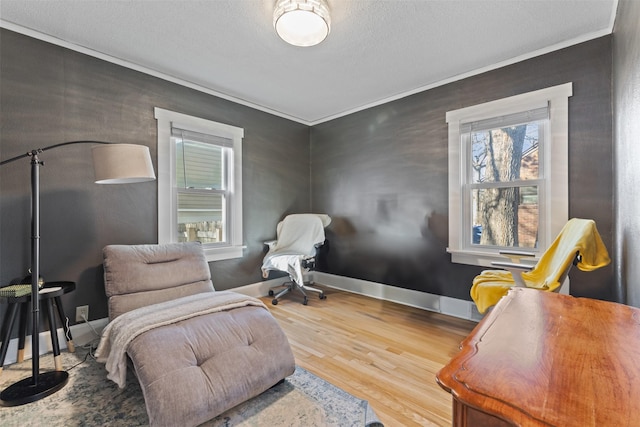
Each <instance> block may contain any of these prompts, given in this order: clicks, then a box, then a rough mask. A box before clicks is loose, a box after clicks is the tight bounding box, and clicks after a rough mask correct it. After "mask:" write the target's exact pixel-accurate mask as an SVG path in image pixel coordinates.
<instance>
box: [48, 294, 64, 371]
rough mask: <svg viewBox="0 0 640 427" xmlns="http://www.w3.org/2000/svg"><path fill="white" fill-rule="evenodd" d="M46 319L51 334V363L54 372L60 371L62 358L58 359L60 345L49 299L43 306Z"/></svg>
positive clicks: (51, 302) (51, 303)
mask: <svg viewBox="0 0 640 427" xmlns="http://www.w3.org/2000/svg"><path fill="white" fill-rule="evenodd" d="M44 307H45V311H46V312H47V317H48V319H49V331H50V332H51V344H52V345H53V361H54V363H55V369H56V371H62V357H60V344H59V343H58V330H57V328H56V318H55V316H54V315H53V301H52V300H51V298H49V299H47V300H46V303H45V304H44Z"/></svg>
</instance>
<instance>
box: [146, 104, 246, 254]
mask: <svg viewBox="0 0 640 427" xmlns="http://www.w3.org/2000/svg"><path fill="white" fill-rule="evenodd" d="M154 114H155V118H156V120H157V126H158V243H174V242H177V236H178V232H177V227H178V206H177V187H176V184H175V182H176V151H175V147H174V144H173V142H172V138H171V128H172V127H178V128H180V129H184V130H189V131H193V132H200V133H204V134H208V135H215V136H218V137H222V138H228V139H230V140H232V141H233V148H232V152H233V160H232V162H230V167H231V171H230V174H229V175H230V176H231V177H232V178H233V179H232V180H231V182H230V183H229V192H230V193H229V194H230V195H231V197H230V198H231V200H229V201H228V203H229V206H230V211H231V212H230V215H229V216H228V218H227V219H228V224H225V226H226V227H228V236H229V241H228V243H227V244H226V245H220V244H215V245H214V244H212V245H206V244H205V245H203V248H204V252H205V256H206V258H207V261H220V260H225V259H233V258H240V257H242V255H243V249H244V248H245V246H244V245H243V235H242V139H243V138H244V129H242V128H239V127H235V126H231V125H226V124H223V123H217V122H214V121H211V120H206V119H202V118H199V117H194V116H189V115H187V114H182V113H177V112H175V111H169V110H165V109H162V108H157V107H156V108H155V109H154Z"/></svg>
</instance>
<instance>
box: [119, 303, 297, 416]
mask: <svg viewBox="0 0 640 427" xmlns="http://www.w3.org/2000/svg"><path fill="white" fill-rule="evenodd" d="M167 343H171V345H170V346H168V345H167ZM128 353H129V355H130V357H131V359H132V360H133V365H134V368H135V371H136V374H137V376H138V379H139V381H140V384H141V386H142V390H143V393H144V398H145V402H146V403H147V412H148V415H149V422H150V424H151V425H152V426H178V425H180V426H187V425H194V426H195V425H198V424H201V423H203V422H205V421H207V420H209V419H211V418H213V417H215V416H217V415H219V414H221V413H223V412H224V411H226V410H228V409H230V408H232V407H234V406H236V405H238V404H239V403H242V402H244V401H245V400H248V399H250V398H252V397H254V396H257V395H258V394H260V393H262V392H263V391H265V390H267V389H268V388H270V387H271V386H273V385H274V384H276V383H278V382H279V381H280V380H282V379H283V378H285V377H287V376H289V375H291V374H293V371H294V370H295V362H294V358H293V354H292V352H291V348H290V347H289V343H288V341H287V338H286V336H285V335H284V333H283V332H282V330H281V329H280V327H279V325H278V324H277V322H276V320H275V319H274V318H273V317H272V316H271V314H270V313H269V312H268V311H267V310H265V309H263V308H260V307H242V308H238V309H234V310H230V311H225V312H220V313H214V314H209V315H205V316H199V317H194V318H191V319H188V320H184V321H182V322H178V323H175V324H173V325H169V326H164V327H161V328H157V329H153V330H150V331H148V332H146V333H144V334H142V335H140V336H139V337H137V338H136V339H135V340H134V341H133V342H132V343H131V344H130V345H129V350H128Z"/></svg>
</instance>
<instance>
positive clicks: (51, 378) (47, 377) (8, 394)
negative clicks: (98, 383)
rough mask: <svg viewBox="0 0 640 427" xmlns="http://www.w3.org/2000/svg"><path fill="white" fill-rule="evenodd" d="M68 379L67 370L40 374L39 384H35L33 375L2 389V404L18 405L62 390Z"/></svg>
mask: <svg viewBox="0 0 640 427" xmlns="http://www.w3.org/2000/svg"><path fill="white" fill-rule="evenodd" d="M67 381H69V373H68V372H65V371H52V372H44V373H42V374H39V375H38V384H37V385H33V377H29V378H25V379H23V380H20V381H18V382H17V383H14V384H12V385H10V386H9V387H7V388H5V389H4V390H2V393H0V405H1V406H18V405H24V404H27V403H31V402H35V401H36V400H40V399H42V398H45V397H47V396H49V395H51V394H53V393H55V392H56V391H58V390H60V389H61V388H62V387H64V386H65V384H67Z"/></svg>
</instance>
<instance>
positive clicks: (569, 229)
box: [471, 218, 611, 313]
mask: <svg viewBox="0 0 640 427" xmlns="http://www.w3.org/2000/svg"><path fill="white" fill-rule="evenodd" d="M576 252H579V253H580V255H581V256H582V259H581V260H580V262H579V263H578V264H577V267H578V268H579V269H580V270H582V271H592V270H596V269H598V268H600V267H604V266H605V265H607V264H609V263H610V262H611V260H610V259H609V253H608V252H607V248H606V246H605V245H604V243H603V242H602V238H601V237H600V234H599V233H598V230H597V228H596V223H595V221H593V220H590V219H580V218H573V219H571V220H569V222H567V223H566V224H565V226H564V227H563V228H562V231H560V234H558V237H556V240H554V242H553V243H552V244H551V246H550V247H549V249H547V251H546V252H545V253H544V254H542V257H541V258H540V260H539V261H538V263H537V264H536V266H535V267H534V269H533V270H531V271H529V272H524V273H522V278H523V279H524V282H525V283H526V285H527V287H529V288H536V289H541V290H546V291H554V290H555V289H557V288H558V287H559V286H560V285H562V283H560V282H559V280H560V278H561V276H562V274H563V273H564V272H565V271H567V269H568V268H569V267H570V265H571V263H572V262H573V260H574V259H575V255H576ZM514 285H515V281H514V279H513V277H512V276H511V273H510V272H508V271H503V270H485V271H483V272H482V273H481V274H480V275H478V276H476V277H475V279H473V286H472V287H471V298H472V299H473V301H474V302H475V303H476V306H477V307H478V311H479V312H480V313H484V312H485V311H486V310H487V308H489V307H491V306H492V305H494V304H496V303H497V302H498V300H500V298H502V297H503V296H504V295H506V294H507V292H508V291H509V289H510V288H511V287H512V286H514Z"/></svg>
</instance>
